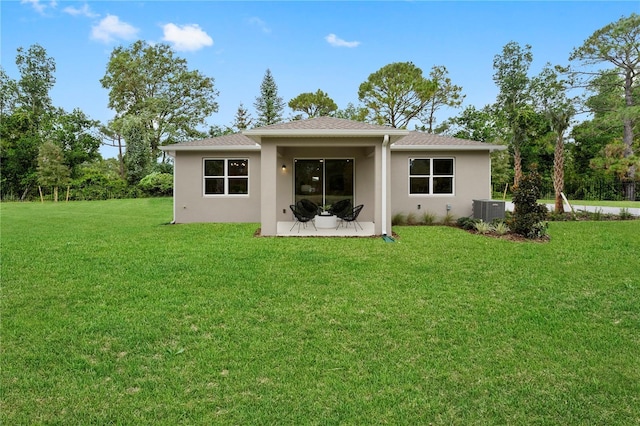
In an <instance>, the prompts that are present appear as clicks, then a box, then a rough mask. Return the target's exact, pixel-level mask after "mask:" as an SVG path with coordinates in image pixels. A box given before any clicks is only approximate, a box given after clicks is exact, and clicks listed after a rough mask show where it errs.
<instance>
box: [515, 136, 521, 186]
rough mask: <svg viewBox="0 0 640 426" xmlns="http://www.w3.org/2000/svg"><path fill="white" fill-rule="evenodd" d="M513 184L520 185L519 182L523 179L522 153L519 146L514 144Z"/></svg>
mask: <svg viewBox="0 0 640 426" xmlns="http://www.w3.org/2000/svg"><path fill="white" fill-rule="evenodd" d="M513 170H514V174H513V185H514V186H515V185H518V183H519V182H520V181H521V180H522V154H521V153H520V148H519V147H517V146H515V145H514V146H513Z"/></svg>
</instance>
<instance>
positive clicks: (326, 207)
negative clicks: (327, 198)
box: [320, 204, 331, 216]
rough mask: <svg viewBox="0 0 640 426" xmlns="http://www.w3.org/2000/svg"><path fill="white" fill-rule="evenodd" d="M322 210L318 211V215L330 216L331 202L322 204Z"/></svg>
mask: <svg viewBox="0 0 640 426" xmlns="http://www.w3.org/2000/svg"><path fill="white" fill-rule="evenodd" d="M321 208H322V212H320V216H331V212H329V210H331V204H324V205H323V206H322V207H321Z"/></svg>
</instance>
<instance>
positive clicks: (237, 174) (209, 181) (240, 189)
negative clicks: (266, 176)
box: [203, 158, 249, 195]
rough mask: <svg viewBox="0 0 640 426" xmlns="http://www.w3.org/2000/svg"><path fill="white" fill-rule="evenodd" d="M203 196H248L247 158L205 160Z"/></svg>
mask: <svg viewBox="0 0 640 426" xmlns="http://www.w3.org/2000/svg"><path fill="white" fill-rule="evenodd" d="M203 176H204V177H203V179H204V185H203V188H204V195H249V159H248V158H205V159H204V161H203Z"/></svg>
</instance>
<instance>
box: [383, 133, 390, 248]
mask: <svg viewBox="0 0 640 426" xmlns="http://www.w3.org/2000/svg"><path fill="white" fill-rule="evenodd" d="M388 145H389V135H384V138H383V139H382V235H383V236H386V235H387V147H388Z"/></svg>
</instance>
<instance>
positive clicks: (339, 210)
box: [329, 198, 353, 218]
mask: <svg viewBox="0 0 640 426" xmlns="http://www.w3.org/2000/svg"><path fill="white" fill-rule="evenodd" d="M352 210H353V206H352V205H351V200H350V199H348V198H347V199H344V200H340V201H338V202H336V203H335V204H333V205H332V206H331V208H330V209H329V213H331V214H332V215H334V216H338V217H339V218H342V216H344V215H346V214H349V213H351V211H352Z"/></svg>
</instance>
